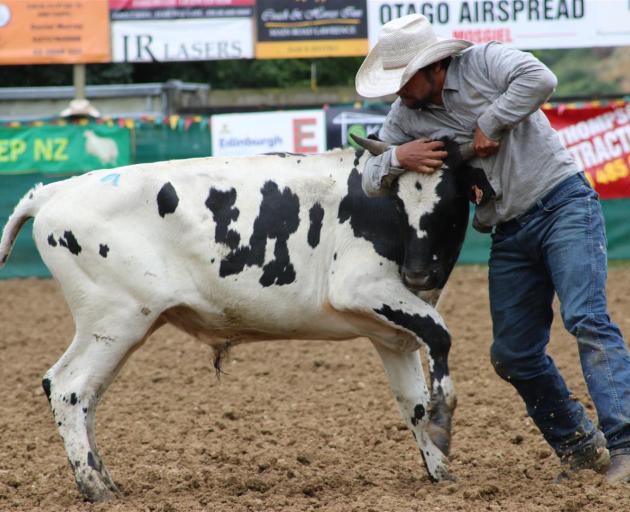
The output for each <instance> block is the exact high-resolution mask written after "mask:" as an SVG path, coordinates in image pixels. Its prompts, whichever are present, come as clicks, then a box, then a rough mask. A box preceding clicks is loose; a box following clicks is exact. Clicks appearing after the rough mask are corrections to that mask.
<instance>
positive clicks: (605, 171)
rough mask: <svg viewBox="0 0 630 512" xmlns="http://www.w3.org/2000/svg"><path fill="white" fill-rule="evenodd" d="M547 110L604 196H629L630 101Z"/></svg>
mask: <svg viewBox="0 0 630 512" xmlns="http://www.w3.org/2000/svg"><path fill="white" fill-rule="evenodd" d="M545 114H547V117H548V118H549V120H550V122H551V124H552V125H553V127H554V128H555V129H556V130H558V133H559V135H560V139H561V140H562V143H563V144H564V145H565V146H566V147H567V148H568V150H569V152H570V153H571V156H572V157H573V159H574V160H575V161H576V163H577V164H578V166H579V167H580V168H582V169H584V171H585V172H586V174H587V177H588V179H589V181H590V182H591V185H593V187H594V188H595V190H596V191H597V192H598V193H599V195H600V197H601V198H602V199H620V198H623V197H630V103H626V104H625V105H623V106H617V107H614V106H609V107H604V108H602V107H590V108H579V109H566V108H554V109H551V110H546V111H545Z"/></svg>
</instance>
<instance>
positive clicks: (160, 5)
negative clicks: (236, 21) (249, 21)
mask: <svg viewBox="0 0 630 512" xmlns="http://www.w3.org/2000/svg"><path fill="white" fill-rule="evenodd" d="M255 5H256V0H109V8H110V9H111V18H112V20H165V19H177V18H245V17H251V16H253V14H254V6H255Z"/></svg>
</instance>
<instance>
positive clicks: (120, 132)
mask: <svg viewBox="0 0 630 512" xmlns="http://www.w3.org/2000/svg"><path fill="white" fill-rule="evenodd" d="M130 148H131V135H130V131H129V130H128V129H127V128H121V127H118V126H100V125H98V126H96V125H87V126H79V125H66V126H57V125H45V126H38V127H34V126H24V127H19V128H5V127H0V175H2V174H3V173H9V174H12V173H23V172H42V173H47V174H48V173H75V172H80V171H91V170H94V169H104V168H109V167H118V166H120V165H126V164H129V163H130V160H131V154H130V153H131V151H130Z"/></svg>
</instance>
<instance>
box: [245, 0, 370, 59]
mask: <svg viewBox="0 0 630 512" xmlns="http://www.w3.org/2000/svg"><path fill="white" fill-rule="evenodd" d="M256 24H257V34H258V36H257V42H256V58H258V59H288V58H304V57H343V56H357V55H360V56H362V55H366V54H367V50H368V44H367V9H366V0H327V1H326V2H321V1H318V0H302V1H300V0H258V2H257V14H256Z"/></svg>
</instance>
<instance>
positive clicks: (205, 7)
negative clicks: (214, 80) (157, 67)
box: [110, 0, 255, 62]
mask: <svg viewBox="0 0 630 512" xmlns="http://www.w3.org/2000/svg"><path fill="white" fill-rule="evenodd" d="M254 5H255V1H254V0H110V7H111V13H110V15H111V19H112V22H111V25H112V29H111V32H112V52H113V60H114V62H176V61H208V60H222V59H250V58H253V56H254V35H253V30H254V26H253V18H252V15H253V11H254Z"/></svg>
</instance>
